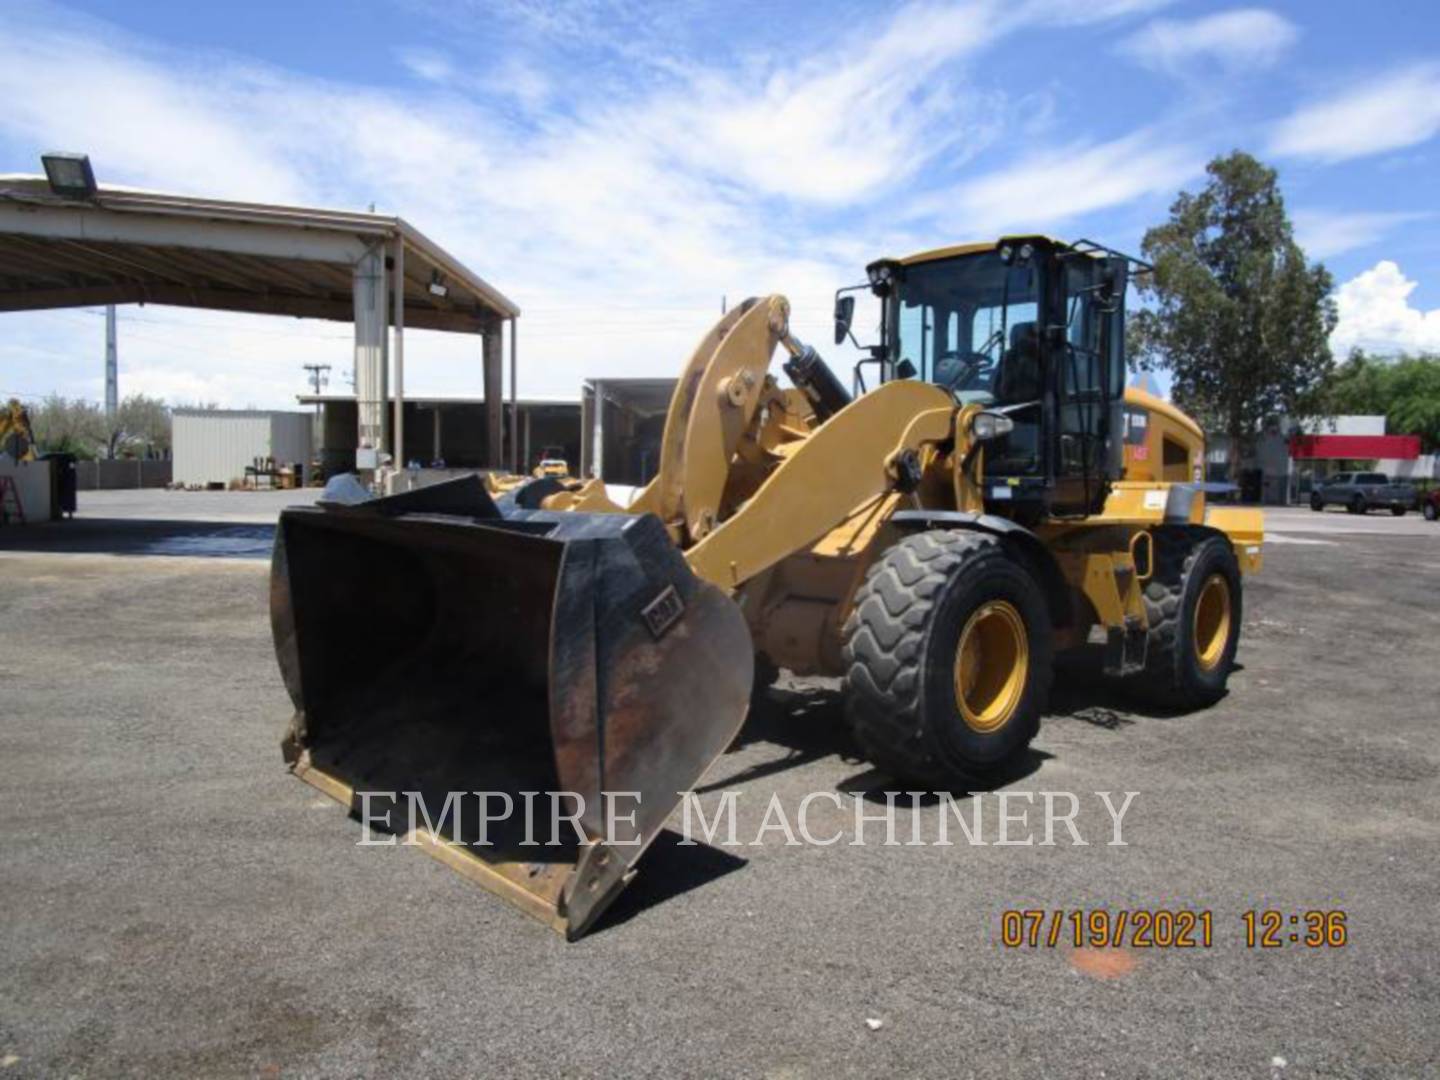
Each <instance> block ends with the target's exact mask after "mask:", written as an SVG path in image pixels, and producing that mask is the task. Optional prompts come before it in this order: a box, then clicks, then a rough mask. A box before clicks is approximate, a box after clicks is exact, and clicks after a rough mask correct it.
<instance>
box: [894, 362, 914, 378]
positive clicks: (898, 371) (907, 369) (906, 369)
mask: <svg viewBox="0 0 1440 1080" xmlns="http://www.w3.org/2000/svg"><path fill="white" fill-rule="evenodd" d="M895 377H896V378H897V379H913V378H914V377H915V365H914V364H912V363H911V362H910V361H909V360H901V361H900V363H898V364H896V365H895Z"/></svg>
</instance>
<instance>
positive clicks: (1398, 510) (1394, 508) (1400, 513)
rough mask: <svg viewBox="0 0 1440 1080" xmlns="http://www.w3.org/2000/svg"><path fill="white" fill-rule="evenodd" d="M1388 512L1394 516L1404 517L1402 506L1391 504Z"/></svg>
mask: <svg viewBox="0 0 1440 1080" xmlns="http://www.w3.org/2000/svg"><path fill="white" fill-rule="evenodd" d="M1390 513H1392V514H1394V515H1395V516H1396V517H1404V516H1405V507H1403V506H1392V507H1390Z"/></svg>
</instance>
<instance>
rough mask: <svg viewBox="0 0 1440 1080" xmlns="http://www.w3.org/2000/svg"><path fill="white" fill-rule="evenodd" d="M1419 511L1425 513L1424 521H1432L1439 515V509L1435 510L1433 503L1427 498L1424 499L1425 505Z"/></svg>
mask: <svg viewBox="0 0 1440 1080" xmlns="http://www.w3.org/2000/svg"><path fill="white" fill-rule="evenodd" d="M1420 512H1421V513H1422V514H1424V515H1425V520H1426V521H1434V520H1435V519H1436V518H1437V517H1440V511H1437V510H1436V508H1435V504H1434V503H1433V502H1430V501H1428V500H1427V501H1426V503H1425V506H1424V507H1423V508H1422V509H1421V511H1420Z"/></svg>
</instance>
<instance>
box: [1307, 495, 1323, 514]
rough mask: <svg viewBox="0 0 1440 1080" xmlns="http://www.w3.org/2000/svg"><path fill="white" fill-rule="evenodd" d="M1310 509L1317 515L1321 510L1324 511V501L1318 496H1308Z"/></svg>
mask: <svg viewBox="0 0 1440 1080" xmlns="http://www.w3.org/2000/svg"><path fill="white" fill-rule="evenodd" d="M1310 509H1311V510H1314V511H1316V512H1317V513H1318V512H1319V511H1321V510H1324V509H1325V500H1324V499H1322V498H1320V496H1319V495H1311V496H1310Z"/></svg>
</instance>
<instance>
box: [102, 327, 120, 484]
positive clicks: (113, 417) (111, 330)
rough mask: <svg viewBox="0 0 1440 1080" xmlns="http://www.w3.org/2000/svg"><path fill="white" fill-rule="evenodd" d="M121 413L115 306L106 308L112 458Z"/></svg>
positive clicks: (107, 412) (108, 423) (107, 398)
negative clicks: (116, 428)
mask: <svg viewBox="0 0 1440 1080" xmlns="http://www.w3.org/2000/svg"><path fill="white" fill-rule="evenodd" d="M119 413H120V361H119V358H118V357H117V355H116V351H115V305H114V304H107V305H106V306H105V427H106V428H107V429H108V430H107V431H106V435H107V440H106V442H107V445H108V446H109V448H110V456H111V457H114V456H115V425H116V424H117V423H118V422H119V421H118V419H117V417H118V416H119Z"/></svg>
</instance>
